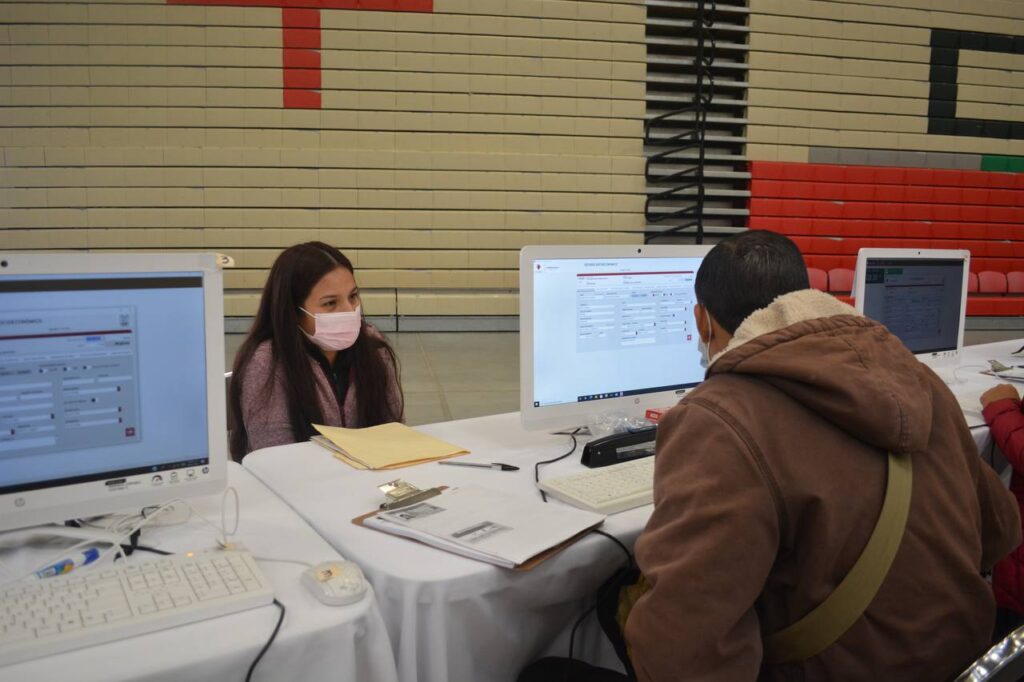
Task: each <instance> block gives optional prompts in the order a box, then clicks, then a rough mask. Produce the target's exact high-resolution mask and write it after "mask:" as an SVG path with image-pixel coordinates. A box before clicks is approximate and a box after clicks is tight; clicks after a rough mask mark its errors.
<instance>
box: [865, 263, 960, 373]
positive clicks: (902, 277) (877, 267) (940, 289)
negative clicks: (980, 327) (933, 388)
mask: <svg viewBox="0 0 1024 682" xmlns="http://www.w3.org/2000/svg"><path fill="white" fill-rule="evenodd" d="M970 260H971V254H970V252H969V251H963V250H958V249H861V250H860V252H859V253H858V255H857V269H856V272H855V275H854V281H853V296H854V305H855V307H856V308H857V310H859V311H860V312H862V313H864V314H865V315H866V316H867V317H870V318H871V319H873V320H877V321H878V322H881V323H882V324H884V325H885V326H886V327H887V328H888V329H889V331H891V332H892V333H893V334H895V335H896V336H898V337H899V338H900V340H901V341H903V343H904V345H906V347H907V348H908V349H910V352H912V353H914V354H915V355H917V356H919V357H921V358H927V359H930V360H938V361H943V360H955V359H956V358H957V357H958V356H959V354H960V349H961V348H963V345H964V320H965V318H966V314H967V280H968V275H969V273H970Z"/></svg>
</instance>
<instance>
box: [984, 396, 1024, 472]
mask: <svg viewBox="0 0 1024 682" xmlns="http://www.w3.org/2000/svg"><path fill="white" fill-rule="evenodd" d="M982 415H983V416H984V417H985V423H986V424H988V426H989V428H990V429H991V430H992V437H993V438H994V439H995V441H996V445H998V446H999V449H1000V450H1002V451H1003V456H1004V457H1006V459H1007V461H1008V462H1009V463H1010V465H1011V466H1013V468H1014V470H1016V471H1021V472H1024V412H1021V411H1020V401H1019V400H1013V399H1012V398H1006V399H1004V400H997V401H995V402H993V403H989V404H988V405H987V406H986V407H985V408H984V409H983V410H982Z"/></svg>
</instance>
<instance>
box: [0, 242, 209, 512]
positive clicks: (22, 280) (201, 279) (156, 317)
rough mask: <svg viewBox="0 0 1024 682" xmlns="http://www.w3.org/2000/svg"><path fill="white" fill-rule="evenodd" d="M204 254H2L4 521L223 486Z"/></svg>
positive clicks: (126, 506) (138, 505) (0, 481)
mask: <svg viewBox="0 0 1024 682" xmlns="http://www.w3.org/2000/svg"><path fill="white" fill-rule="evenodd" d="M223 308H224V303H223V280H222V273H221V271H220V269H219V267H218V266H217V263H216V257H215V256H214V255H213V254H203V255H199V254H187V255H163V254H124V253H111V254H93V253H88V254H85V253H52V254H29V253H16V252H15V253H0V530H10V529H14V528H24V527H28V526H35V525H39V524H43V523H52V522H62V521H65V520H68V519H75V518H85V517H90V516H97V515H101V514H106V513H111V512H115V511H121V510H131V511H134V512H136V513H137V512H138V511H139V510H140V509H142V508H144V507H148V506H153V505H159V504H162V503H164V502H167V501H170V500H171V499H174V498H178V497H188V496H194V495H201V494H207V493H210V492H216V491H218V490H222V489H223V488H224V487H225V485H226V481H227V437H226V423H225V414H224V413H225V404H224V320H223Z"/></svg>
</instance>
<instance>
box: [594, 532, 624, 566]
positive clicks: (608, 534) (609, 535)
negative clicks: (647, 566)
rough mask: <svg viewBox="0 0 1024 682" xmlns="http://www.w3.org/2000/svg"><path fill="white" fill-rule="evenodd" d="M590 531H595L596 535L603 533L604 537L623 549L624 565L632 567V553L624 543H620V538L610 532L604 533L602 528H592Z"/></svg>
mask: <svg viewBox="0 0 1024 682" xmlns="http://www.w3.org/2000/svg"><path fill="white" fill-rule="evenodd" d="M591 532H592V533H597V534H598V535H603V536H605V537H606V538H608V539H609V540H611V541H612V542H614V543H615V544H616V545H618V546H619V549H621V550H622V551H623V553H625V555H626V567H627V568H633V566H634V565H635V562H634V560H633V553H632V552H630V551H629V549H628V548H627V547H626V545H624V544H623V543H622V540H620V539H618V538H617V537H615V536H614V535H612V534H611V533H605V532H604V531H603V530H598V529H597V528H595V529H593V530H592V531H591Z"/></svg>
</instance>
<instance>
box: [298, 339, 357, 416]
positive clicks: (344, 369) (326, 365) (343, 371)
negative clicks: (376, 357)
mask: <svg viewBox="0 0 1024 682" xmlns="http://www.w3.org/2000/svg"><path fill="white" fill-rule="evenodd" d="M308 349H309V354H310V355H311V356H313V359H314V360H316V361H317V364H319V365H320V368H321V369H323V371H324V374H326V375H327V380H328V381H329V382H330V384H331V388H333V389H334V397H335V398H337V399H338V411H339V412H341V413H342V415H344V414H345V394H346V393H348V375H349V371H350V370H351V368H352V349H351V348H346V349H345V350H340V351H338V354H337V355H336V356H335V358H334V364H333V365H332V364H331V363H330V362H328V361H327V358H326V357H324V354H323V351H321V350H320V348H319V347H317V346H315V345H313V344H308Z"/></svg>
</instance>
